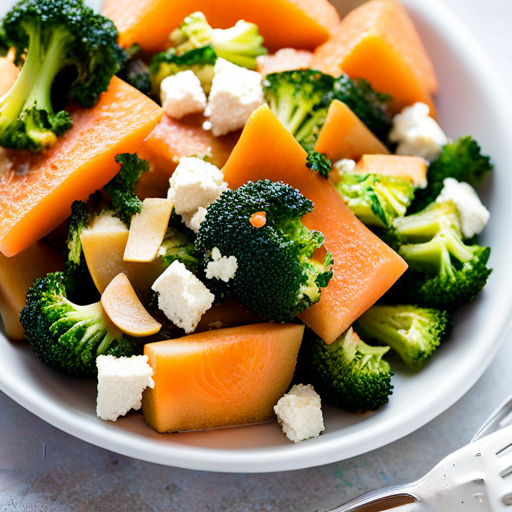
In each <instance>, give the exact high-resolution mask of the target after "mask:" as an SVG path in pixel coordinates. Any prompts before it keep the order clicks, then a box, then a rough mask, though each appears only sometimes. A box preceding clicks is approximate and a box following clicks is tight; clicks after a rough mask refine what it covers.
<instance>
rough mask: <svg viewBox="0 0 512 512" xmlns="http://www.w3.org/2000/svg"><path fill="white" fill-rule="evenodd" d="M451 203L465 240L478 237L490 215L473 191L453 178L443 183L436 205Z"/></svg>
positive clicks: (468, 185) (469, 186) (466, 184)
mask: <svg viewBox="0 0 512 512" xmlns="http://www.w3.org/2000/svg"><path fill="white" fill-rule="evenodd" d="M446 201H452V202H453V204H454V205H455V206H456V207H457V210H458V211H459V217H460V223H461V228H462V234H463V235H464V237H465V238H471V237H472V236H475V235H478V233H480V232H481V231H482V230H483V229H484V227H485V226H486V224H487V222H488V220H489V217H490V216H491V214H490V213H489V210H488V209H487V208H486V207H485V206H484V205H483V204H482V202H481V201H480V198H479V197H478V194H477V193H476V192H475V189H474V188H473V187H472V186H471V185H470V184H469V183H465V182H458V181H457V180H456V179H454V178H446V179H445V180H444V181H443V189H442V190H441V193H440V194H439V195H438V196H437V199H436V203H444V202H446Z"/></svg>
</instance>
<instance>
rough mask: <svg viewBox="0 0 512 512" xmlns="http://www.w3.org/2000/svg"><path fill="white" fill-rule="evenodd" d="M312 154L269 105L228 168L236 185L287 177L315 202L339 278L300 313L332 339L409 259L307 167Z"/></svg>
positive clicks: (316, 223)
mask: <svg viewBox="0 0 512 512" xmlns="http://www.w3.org/2000/svg"><path fill="white" fill-rule="evenodd" d="M306 157H307V154H306V152H305V151H304V149H302V147H301V146H300V145H299V143H298V142H297V141H296V140H295V139H294V138H293V136H292V135H290V133H289V132H288V131H287V130H286V128H285V127H284V126H283V125H282V124H281V123H280V122H279V121H278V120H277V118H276V117H275V116H274V114H272V112H271V111H270V110H269V108H268V107H265V106H263V107H260V108H259V109H257V110H256V111H255V112H254V113H253V114H252V116H251V118H250V119H249V121H248V122H247V124H246V126H245V129H244V131H243V132H242V136H241V137H240V141H239V142H238V144H237V145H236V147H235V149H234V150H233V153H232V154H231V157H230V158H229V160H228V162H227V163H226V165H225V166H224V179H225V180H226V181H227V182H228V184H229V186H230V188H237V187H239V186H241V185H243V184H244V183H246V182H247V181H249V180H251V181H257V180H261V179H270V180H273V181H284V182H285V183H288V184H289V185H291V186H293V187H296V188H297V189H299V190H300V191H301V192H302V194H304V195H305V196H306V197H307V198H309V199H311V200H312V201H313V203H314V204H315V209H314V211H313V212H311V213H309V214H307V215H306V216H305V217H304V219H303V222H304V224H305V225H306V226H307V227H308V228H310V229H318V230H319V231H321V232H322V233H323V234H324V235H325V246H326V247H327V249H329V251H330V252H331V254H332V257H333V258H334V267H333V270H334V276H333V278H332V279H331V281H330V282H329V285H328V286H327V288H324V289H323V290H322V297H321V299H320V301H319V302H318V303H316V304H315V305H313V306H312V307H311V308H309V309H307V310H306V311H304V312H303V313H301V314H300V315H299V316H300V318H301V320H303V321H304V322H305V323H306V324H308V325H309V327H311V328H312V329H313V330H314V331H315V332H316V333H317V334H318V335H319V336H320V337H321V338H323V339H324V340H325V342H327V343H332V342H333V341H334V340H335V339H336V338H337V337H338V336H339V335H340V334H341V333H342V332H343V331H345V330H346V329H347V328H348V327H349V326H350V325H351V324H352V322H353V321H354V320H355V319H356V318H357V317H359V316H360V315H361V314H362V313H363V312H364V311H366V310H367V309H368V308H369V307H370V306H371V305H372V304H373V303H374V302H375V301H376V300H377V299H378V298H380V297H381V296H382V295H383V294H384V293H385V292H386V291H387V290H388V289H389V288H390V287H391V285H392V284H393V283H394V282H395V281H396V280H397V279H398V278H399V277H400V276H401V275H402V274H403V272H404V271H405V269H406V268H407V265H406V263H405V262H404V261H403V260H402V258H400V256H398V255H397V254H396V253H395V252H394V251H393V250H391V249H390V248H389V247H388V246H387V245H386V244H384V243H383V242H382V241H381V240H380V239H379V238H378V237H376V236H375V235H374V234H373V233H372V232H371V231H370V230H369V229H368V228H366V227H365V226H364V224H362V223H361V222H360V221H359V220H358V219H357V218H356V217H355V215H354V214H353V213H352V212H351V211H350V209H349V208H348V207H347V206H346V205H345V203H344V202H343V199H342V198H341V195H340V194H339V192H338V191H337V190H336V189H335V188H334V186H333V185H332V184H331V183H330V182H329V181H328V180H326V179H325V178H323V177H322V176H320V174H318V173H317V172H315V171H312V170H310V169H308V168H307V167H306V165H305V163H306Z"/></svg>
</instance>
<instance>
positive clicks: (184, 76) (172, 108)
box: [160, 69, 206, 119]
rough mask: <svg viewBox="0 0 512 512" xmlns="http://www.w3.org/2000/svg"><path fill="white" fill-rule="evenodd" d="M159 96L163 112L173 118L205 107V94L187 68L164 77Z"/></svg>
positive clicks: (179, 117) (197, 80) (199, 110)
mask: <svg viewBox="0 0 512 512" xmlns="http://www.w3.org/2000/svg"><path fill="white" fill-rule="evenodd" d="M160 98H161V100H162V108H163V110H164V112H165V113H166V114H167V115H168V116H170V117H174V118H175V119H181V118H182V117H183V116H186V115H188V114H194V113H197V112H203V111H204V109H205V108H206V95H205V94H204V91H203V88H202V86H201V82H200V81H199V78H197V76H196V75H194V72H193V71H191V70H189V69H188V70H187V71H181V72H180V73H177V74H176V75H171V76H168V77H167V78H164V79H163V80H162V84H161V86H160Z"/></svg>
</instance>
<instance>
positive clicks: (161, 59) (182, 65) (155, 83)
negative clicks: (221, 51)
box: [149, 46, 217, 98]
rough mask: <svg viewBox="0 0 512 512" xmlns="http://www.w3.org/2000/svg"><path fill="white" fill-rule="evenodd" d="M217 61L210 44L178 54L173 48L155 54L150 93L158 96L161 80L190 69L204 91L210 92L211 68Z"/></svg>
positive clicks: (151, 69) (152, 63) (152, 61)
mask: <svg viewBox="0 0 512 512" xmlns="http://www.w3.org/2000/svg"><path fill="white" fill-rule="evenodd" d="M216 61H217V55H216V53H215V52H214V51H213V48H212V47H211V46H203V47H201V48H197V49H195V50H190V51H189V52H187V53H185V54H183V55H178V54H177V53H176V49H175V48H169V49H168V50H167V51H165V52H162V53H158V54H156V55H155V56H154V57H153V59H152V60H151V64H150V66H149V69H150V71H151V83H152V94H153V96H154V97H156V98H158V97H159V95H160V85H161V84H162V80H163V79H164V78H167V77H168V76H171V75H176V74H177V73H179V72H180V71H186V70H188V69H190V70H192V71H193V72H194V74H195V75H196V76H197V78H199V80H200V82H201V85H202V86H203V89H204V91H205V92H206V93H209V92H210V89H211V87H212V80H213V75H214V72H213V68H214V66H215V62H216Z"/></svg>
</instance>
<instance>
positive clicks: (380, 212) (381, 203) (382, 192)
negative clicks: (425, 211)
mask: <svg viewBox="0 0 512 512" xmlns="http://www.w3.org/2000/svg"><path fill="white" fill-rule="evenodd" d="M336 188H337V189H338V191H339V192H340V194H341V195H342V197H343V200H344V201H345V203H347V205H348V207H349V208H350V209H351V210H352V211H353V212H354V214H355V215H356V217H358V218H359V219H360V220H361V221H362V222H363V223H364V224H366V225H368V226H377V227H381V228H390V227H391V226H392V225H393V221H394V220H395V219H397V218H398V217H401V216H403V215H405V212H406V210H407V207H408V206H409V205H410V204H411V201H412V199H413V197H414V186H413V185H412V183H411V182H410V181H408V180H402V179H399V178H394V177H391V176H384V175H382V174H357V173H354V174H353V173H344V174H342V175H341V179H340V181H339V182H338V183H337V184H336Z"/></svg>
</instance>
